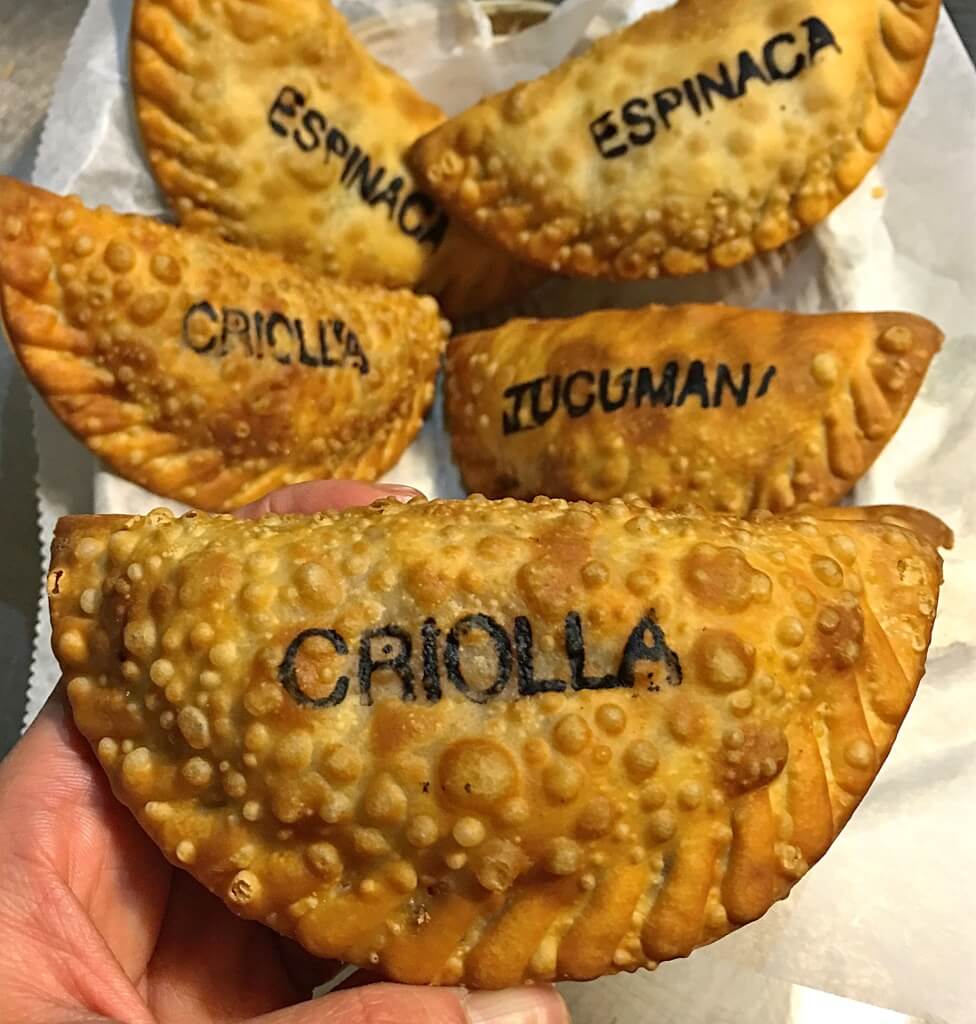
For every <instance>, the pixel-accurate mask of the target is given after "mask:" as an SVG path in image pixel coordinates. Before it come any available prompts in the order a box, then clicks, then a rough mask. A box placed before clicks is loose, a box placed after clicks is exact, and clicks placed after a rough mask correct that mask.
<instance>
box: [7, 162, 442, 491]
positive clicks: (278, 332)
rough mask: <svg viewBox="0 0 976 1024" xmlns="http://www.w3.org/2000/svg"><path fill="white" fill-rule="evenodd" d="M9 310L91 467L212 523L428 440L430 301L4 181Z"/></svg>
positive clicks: (432, 353) (11, 329)
mask: <svg viewBox="0 0 976 1024" xmlns="http://www.w3.org/2000/svg"><path fill="white" fill-rule="evenodd" d="M0 312H2V314H3V319H4V321H5V323H6V328H7V335H8V337H9V338H10V342H11V344H12V346H13V349H14V351H15V353H16V354H17V357H18V359H19V360H20V362H21V364H22V365H23V367H24V370H25V371H26V373H27V376H28V377H29V378H30V379H31V381H32V382H33V383H34V385H35V386H36V387H37V389H38V391H40V393H41V394H42V395H43V396H44V398H45V400H46V401H47V403H48V404H49V405H50V406H51V409H52V410H53V411H54V413H55V414H56V415H57V416H58V417H59V418H60V419H61V420H62V422H63V423H64V424H65V425H66V426H67V427H68V428H70V429H71V430H72V431H73V432H74V433H75V434H77V435H78V437H80V438H81V440H82V441H84V442H85V444H87V445H88V447H89V448H91V450H92V451H93V452H95V454H97V455H99V456H101V457H102V458H103V459H104V460H105V461H106V462H107V463H108V465H109V466H110V467H111V468H112V469H113V470H115V471H116V472H117V473H119V474H121V475H122V476H124V477H126V478H128V479H129V480H134V481H135V482H136V483H138V484H141V485H142V486H143V487H147V488H149V489H150V490H152V491H155V492H156V493H157V494H162V495H165V496H167V497H169V498H175V499H177V500H179V501H183V502H186V503H187V504H190V505H194V506H196V507H199V508H207V509H213V510H221V509H226V508H232V507H234V506H236V505H239V504H242V503H244V502H247V501H250V500H252V499H254V498H258V497H261V496H262V495H264V494H266V493H267V492H268V491H269V490H271V489H272V488H274V487H278V486H280V485H282V484H285V483H293V482H295V481H299V480H308V479H312V478H315V477H332V476H334V477H348V478H356V479H365V480H373V479H375V478H376V477H377V476H379V475H380V474H381V473H382V472H383V471H384V470H386V469H388V468H389V467H390V466H392V465H393V464H394V463H395V462H396V460H397V459H398V458H399V457H400V455H401V453H402V452H403V450H404V448H405V447H406V446H407V445H408V444H409V443H410V441H411V440H412V439H413V438H414V436H415V435H416V433H417V431H418V430H419V429H420V425H421V422H422V420H423V416H424V414H425V412H426V410H427V408H428V407H429V406H430V403H431V400H432V398H433V394H434V379H435V376H436V374H437V367H438V362H439V359H440V354H441V352H442V351H443V347H444V342H445V338H446V334H447V332H448V330H449V328H448V326H447V324H446V322H445V321H443V320H442V319H441V317H440V315H439V312H438V309H437V304H436V302H435V301H434V300H433V299H432V298H430V297H429V296H423V297H420V296H416V295H413V294H411V293H410V292H408V291H398V292H391V291H386V290H384V289H382V288H378V287H367V286H358V287H355V286H351V285H343V284H338V283H335V282H332V281H327V280H325V279H323V278H316V277H313V276H311V275H309V274H307V273H305V272H304V271H302V270H301V269H299V268H298V267H294V266H292V265H290V264H288V263H285V262H284V261H283V260H281V259H279V258H278V257H276V256H269V255H264V254H261V253H254V252H248V251H246V250H244V249H241V248H238V247H237V246H233V245H228V244H226V243H223V242H219V241H217V240H215V239H209V238H204V237H201V236H196V235H192V234H189V233H188V232H185V231H180V230H178V229H176V228H172V227H168V226H166V225H164V224H160V223H158V222H157V221H154V220H149V219H147V218H144V217H134V216H122V215H121V214H117V213H113V212H112V211H111V210H108V209H105V208H102V209H99V210H97V211H93V210H89V209H86V208H85V207H84V206H82V205H81V203H80V202H79V201H78V200H77V199H75V198H63V197H61V196H56V195H52V194H51V193H49V192H44V191H42V190H41V189H36V188H32V187H30V186H28V185H24V184H22V183H20V182H17V181H13V180H11V179H6V178H0Z"/></svg>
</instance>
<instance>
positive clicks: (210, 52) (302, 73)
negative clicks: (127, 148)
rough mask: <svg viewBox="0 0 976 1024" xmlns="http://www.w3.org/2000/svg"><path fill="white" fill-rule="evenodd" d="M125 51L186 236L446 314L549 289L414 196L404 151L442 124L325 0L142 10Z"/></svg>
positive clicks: (167, 1) (425, 197)
mask: <svg viewBox="0 0 976 1024" xmlns="http://www.w3.org/2000/svg"><path fill="white" fill-rule="evenodd" d="M131 45H132V53H131V63H132V86H133V90H134V94H135V103H136V114H137V118H138V121H139V125H140V128H141V131H142V136H143V140H144V142H145V146H146V151H147V153H148V156H149V163H150V165H151V166H152V169H153V172H154V174H155V176H156V179H157V181H158V182H159V184H160V186H161V188H162V190H163V192H164V193H165V194H166V196H167V198H168V199H169V200H170V202H171V203H172V205H173V207H174V209H175V211H176V213H177V216H178V217H179V219H180V221H181V223H182V224H183V225H184V226H185V227H188V228H190V229H192V230H194V231H203V232H207V233H210V234H212V235H215V236H219V237H221V238H224V239H226V240H228V241H232V242H239V243H241V244H243V245H247V246H251V247H253V248H257V249H263V250H267V251H271V252H277V253H279V254H281V255H282V256H284V257H285V258H286V259H288V260H291V261H294V262H297V263H301V264H302V265H303V266H305V267H307V268H308V269H310V270H312V271H313V272H315V273H319V274H324V275H326V276H334V277H338V278H341V279H346V280H352V281H358V282H367V283H377V284H383V285H387V286H390V287H403V286H407V287H418V288H420V289H421V290H424V291H431V292H434V293H435V294H436V295H437V296H438V297H439V299H440V300H441V302H442V303H443V305H444V308H445V309H446V310H447V312H448V313H449V315H451V316H460V315H462V314H464V313H470V312H473V311H476V310H480V309H484V308H486V307H488V306H491V305H495V304H497V303H498V302H501V301H503V300H504V299H507V298H511V297H512V296H514V295H515V294H517V293H518V292H519V291H521V290H523V289H524V287H526V286H527V285H528V284H532V283H536V282H537V281H538V280H539V279H540V278H539V276H538V273H537V271H535V270H533V269H531V268H529V267H527V266H524V265H521V266H520V265H518V264H516V263H514V262H513V261H512V260H511V258H510V257H509V256H508V255H506V254H505V253H504V252H503V251H502V250H501V249H499V248H497V247H496V246H495V245H493V244H491V243H488V242H486V241H484V240H482V239H480V238H479V237H478V236H477V235H474V234H472V233H470V232H469V231H468V229H467V228H465V227H464V225H463V224H455V223H451V222H450V221H449V218H448V216H447V214H446V213H445V212H444V210H443V209H442V208H441V207H440V205H439V204H438V203H437V202H436V201H435V200H434V199H433V198H431V196H430V195H429V194H428V193H427V192H426V191H425V190H424V189H422V188H421V187H420V186H419V184H418V183H417V181H416V180H415V178H414V175H413V173H412V171H410V170H409V169H408V168H407V166H406V165H405V164H404V159H403V158H404V154H405V153H406V151H407V150H408V149H409V147H410V146H411V145H412V144H413V142H414V141H416V139H417V138H418V137H419V136H420V135H422V134H423V133H424V132H426V131H429V130H430V129H431V128H433V127H435V126H436V125H438V124H440V123H441V122H442V121H443V120H444V114H443V113H442V112H441V110H440V109H439V108H438V107H436V106H434V104H432V103H428V102H427V101H426V100H424V99H423V97H421V96H420V94H419V93H417V92H416V90H415V89H414V88H413V87H412V86H411V85H410V84H409V83H408V82H406V81H405V80H404V79H402V78H401V77H400V76H399V75H397V74H396V73H395V72H393V71H391V70H390V69H389V68H387V67H384V66H383V65H382V64H379V63H378V62H377V61H375V60H374V59H373V58H372V57H371V56H370V55H369V53H368V52H367V51H366V49H365V48H364V47H363V45H362V44H361V43H360V42H359V41H358V40H357V39H356V37H355V36H354V35H353V34H352V33H351V32H350V31H349V27H348V25H347V24H346V22H345V19H344V18H343V17H342V15H340V14H339V12H338V11H337V10H336V9H335V8H334V7H333V5H332V4H331V3H329V2H328V0H248V2H241V0H215V2H213V3H206V4H202V3H196V2H194V3H192V4H186V3H176V2H174V0H136V2H135V5H134V8H133V14H132V37H131Z"/></svg>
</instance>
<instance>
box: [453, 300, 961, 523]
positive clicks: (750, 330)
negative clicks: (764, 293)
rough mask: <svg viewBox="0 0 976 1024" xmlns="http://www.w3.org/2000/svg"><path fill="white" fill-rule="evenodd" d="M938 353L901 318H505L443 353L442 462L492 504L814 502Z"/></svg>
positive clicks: (840, 480) (683, 311) (618, 313)
mask: <svg viewBox="0 0 976 1024" xmlns="http://www.w3.org/2000/svg"><path fill="white" fill-rule="evenodd" d="M941 342H942V333H941V332H940V331H939V329H938V328H937V327H935V325H934V324H932V323H930V322H929V321H928V320H923V319H922V318H921V317H918V316H912V315H911V314H908V313H869V314H860V313H838V314H826V315H818V316H809V315H802V314H796V313H780V312H773V311H770V310H748V309H733V308H730V307H728V306H673V307H667V306H648V307H647V308H645V309H641V310H607V311H603V312H596V313H589V314H587V315H585V316H581V317H577V318H575V319H569V320H512V321H509V322H508V323H507V324H505V325H504V326H502V327H500V328H499V329H497V330H491V331H482V332H480V333H477V334H469V335H463V336H461V337H459V338H455V339H454V340H453V341H452V342H451V343H450V344H449V345H448V361H447V384H446V388H445V395H446V398H445V402H446V409H447V422H448V426H449V429H450V431H451V436H452V446H453V451H454V458H455V461H456V462H457V464H458V466H459V467H460V469H461V475H462V477H463V478H464V482H465V484H466V486H467V488H468V490H470V491H477V492H479V493H483V494H487V495H488V496H489V497H493V498H501V497H505V496H512V497H516V498H532V497H535V496H536V495H537V494H547V495H549V496H550V497H560V498H582V499H584V500H587V501H605V500H607V499H608V498H613V497H622V496H624V495H627V494H637V495H639V496H640V497H642V498H646V499H647V500H648V501H650V502H651V503H652V504H654V505H656V506H659V507H665V508H674V507H680V506H682V505H688V504H695V505H700V506H702V507H705V508H712V509H716V510H718V511H726V512H736V513H739V514H741V513H745V512H748V511H750V510H751V509H756V508H768V509H772V510H774V511H777V512H782V511H786V510H788V509H791V508H793V507H795V506H796V505H798V504H803V503H808V502H809V503H812V504H817V505H827V504H831V503H832V502H834V501H836V500H837V499H838V498H840V497H841V496H842V495H844V494H846V493H847V491H848V490H850V488H851V487H852V486H853V485H854V483H855V482H856V481H857V479H858V478H859V477H860V476H861V475H862V474H863V473H864V472H866V471H867V469H868V468H869V467H870V465H871V463H872V462H873V461H874V459H875V458H876V457H877V456H878V454H879V453H880V452H881V449H882V448H883V447H884V446H885V444H886V443H887V442H888V440H889V439H890V438H891V436H892V435H893V434H894V432H895V430H896V429H897V428H898V425H899V424H900V423H901V421H902V419H903V417H904V416H905V414H906V413H907V412H908V409H909V406H910V405H911V403H912V400H913V399H914V397H915V394H916V392H917V391H918V388H919V386H920V384H921V382H922V378H923V377H924V376H925V372H926V370H927V369H928V366H929V362H930V360H931V359H932V357H933V355H934V354H935V353H936V352H937V351H938V349H939V346H940V344H941Z"/></svg>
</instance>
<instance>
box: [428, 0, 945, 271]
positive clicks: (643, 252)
mask: <svg viewBox="0 0 976 1024" xmlns="http://www.w3.org/2000/svg"><path fill="white" fill-rule="evenodd" d="M938 12H939V2H938V0H911V2H910V3H902V2H899V0H871V2H864V3H848V2H847V0H821V2H820V3H817V4H814V5H810V4H796V3H787V4H767V3H758V2H757V0H717V2H716V0H679V2H678V3H676V4H675V5H674V6H672V7H668V8H667V9H666V10H663V11H656V12H653V13H651V14H648V15H646V16H645V17H644V18H642V19H641V20H639V21H637V22H636V23H634V24H633V25H631V26H630V27H628V28H626V29H623V30H622V31H620V32H616V33H614V34H612V35H610V36H607V37H606V38H604V39H601V40H599V41H598V42H597V43H596V44H595V45H594V46H593V47H592V48H591V49H590V50H589V51H588V52H587V53H586V54H584V55H583V56H581V57H578V58H576V59H575V60H571V61H567V62H566V63H565V64H563V65H561V66H560V67H558V68H556V69H555V70H554V71H552V72H550V73H549V74H548V75H545V76H544V77H542V78H540V79H537V80H536V81H533V82H529V83H523V84H521V85H518V86H516V87H515V88H514V89H511V90H509V91H508V92H504V93H500V94H498V95H496V96H492V97H490V98H488V99H485V100H483V101H482V102H481V103H479V104H478V105H477V106H475V107H472V108H471V109H470V110H467V111H465V112H464V113H462V114H460V115H459V116H458V117H455V118H453V119H451V120H450V121H448V122H447V123H446V124H444V125H441V126H439V127H438V128H435V129H434V130H433V131H432V132H431V133H430V134H429V135H427V136H425V137H424V138H423V139H421V140H420V142H419V143H418V144H417V145H416V147H415V149H414V152H413V157H412V158H413V162H414V164H415V166H416V167H417V168H418V169H419V170H420V171H421V173H422V175H423V177H424V180H425V181H426V182H427V184H428V185H429V187H430V188H431V189H432V191H433V192H434V193H435V194H436V195H437V196H438V197H439V198H440V200H441V201H442V202H443V203H444V204H445V205H446V206H447V207H448V208H449V209H450V210H451V211H452V212H454V213H456V214H458V215H460V216H462V217H464V218H465V219H466V220H468V221H469V223H471V225H472V226H474V227H475V228H477V230H479V231H480V232H482V233H483V234H484V235H485V237H487V238H490V239H492V240H493V241H495V242H497V243H498V244H499V245H501V246H503V247H504V248H505V249H507V250H508V251H509V252H510V253H513V254H515V255H517V256H518V257H519V258H521V259H524V260H528V261H531V262H533V263H536V264H538V265H539V266H541V267H546V268H547V269H550V270H554V271H560V272H562V273H566V274H570V275H574V276H581V277H613V278H618V279H638V278H654V277H658V276H659V275H660V276H666V275H681V274H690V273H696V272H699V271H703V270H708V269H709V268H718V267H731V266H734V265H735V264H737V263H741V262H742V261H743V260H746V259H748V258H749V257H751V256H753V255H754V254H756V253H757V252H764V251H768V250H770V249H776V248H778V247H779V246H781V245H783V244H785V243H786V242H788V241H789V240H790V239H793V238H795V237H796V236H797V235H799V234H800V233H801V232H802V231H804V230H806V229H807V228H809V227H811V226H812V225H813V224H816V223H817V222H818V221H820V220H822V219H823V218H824V217H826V216H827V214H828V213H829V212H830V211H831V210H832V209H833V208H834V207H835V206H836V205H837V204H838V203H839V202H840V201H841V200H842V199H843V198H844V197H845V196H846V195H848V194H849V193H850V192H852V191H853V190H854V188H855V187H856V186H857V185H858V183H859V182H860V181H861V179H862V178H863V177H864V175H865V174H866V173H867V172H868V170H869V169H870V168H871V166H872V165H873V164H874V163H875V161H876V160H877V159H878V156H879V155H880V153H881V152H882V150H883V149H884V147H885V145H886V144H887V142H888V140H889V138H890V137H891V134H892V132H893V131H894V129H895V127H896V125H897V123H898V120H899V118H900V116H901V114H902V112H903V111H904V109H905V107H906V106H907V104H908V102H909V100H910V99H911V96H912V93H913V92H914V90H915V86H916V85H917V83H918V80H919V78H920V76H921V74H922V69H923V67H924V64H925V59H926V57H927V55H928V51H929V47H930V46H931V42H932V38H933V34H934V32H935V25H936V22H937V19H938ZM814 15H816V17H813V16H814ZM743 55H744V56H743Z"/></svg>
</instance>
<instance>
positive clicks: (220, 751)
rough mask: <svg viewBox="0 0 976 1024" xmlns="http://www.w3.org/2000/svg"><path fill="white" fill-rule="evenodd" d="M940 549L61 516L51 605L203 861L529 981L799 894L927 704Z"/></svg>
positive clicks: (307, 922)
mask: <svg viewBox="0 0 976 1024" xmlns="http://www.w3.org/2000/svg"><path fill="white" fill-rule="evenodd" d="M916 528H917V529H918V530H919V531H920V532H918V533H916V532H915V530H916ZM932 541H942V542H944V541H951V536H950V535H948V531H946V530H945V528H944V527H941V524H938V523H937V522H935V521H933V520H931V518H930V517H925V516H924V515H923V514H916V513H914V511H913V510H905V511H903V510H900V509H879V510H845V512H844V513H843V514H835V513H833V512H827V513H825V514H824V515H823V516H822V517H818V515H816V514H813V515H809V516H793V517H788V518H785V519H781V520H775V519H772V518H770V517H768V516H766V517H764V518H754V519H752V520H739V519H734V518H722V517H707V516H704V515H699V516H682V515H676V514H669V513H661V512H656V511H654V510H652V509H650V508H649V507H648V506H647V505H646V504H644V503H640V502H633V503H625V502H621V501H615V502H611V503H610V504H608V505H605V506H589V505H585V504H575V505H572V504H568V503H566V502H562V501H548V500H539V501H537V502H534V503H533V504H532V505H525V504H521V503H518V502H515V501H512V500H508V501H503V502H488V501H486V500H485V499H483V498H475V499H469V500H468V501H465V502H434V503H430V504H427V503H424V502H422V501H416V502H413V503H411V504H409V505H399V504H397V503H394V502H387V503H384V504H379V505H374V506H372V507H371V508H369V509H356V510H351V511H346V512H342V513H322V514H320V515H318V516H315V517H308V518H302V517H266V518H264V519H262V520H260V521H258V522H245V521H238V520H235V519H232V518H230V517H214V518H212V517H208V516H205V515H201V514H196V513H194V514H191V515H189V516H186V517H183V518H181V519H174V518H173V517H172V516H171V515H170V514H169V513H167V512H165V511H158V512H154V513H152V514H151V515H150V516H148V517H145V518H132V519H127V518H125V517H119V516H116V517H74V518H67V519H63V520H61V522H60V523H59V525H58V528H57V533H56V537H55V541H54V547H53V554H52V563H51V571H50V575H49V578H48V592H49V595H50V603H51V616H52V622H53V643H54V649H55V653H56V654H57V657H58V659H59V661H60V663H61V665H62V668H63V672H64V676H65V679H66V681H67V690H68V695H69V697H70V701H71V705H72V708H73V712H74V716H75V720H76V722H77V723H78V726H79V728H80V729H81V731H82V732H83V733H84V735H85V736H86V737H87V738H88V739H89V740H90V741H91V743H92V745H93V747H94V749H95V751H96V753H97V755H98V758H99V760H100V762H101V763H102V765H103V766H104V768H105V771H106V772H107V774H108V776H109V778H110V780H111V782H112V786H113V788H114V790H115V792H116V794H117V796H118V797H119V799H121V800H122V801H123V802H124V803H125V804H126V805H127V806H128V807H130V808H131V809H132V811H133V813H134V814H135V815H136V817H137V818H138V820H139V822H140V823H141V824H142V826H143V827H144V828H145V829H146V831H147V832H148V833H149V835H150V836H152V838H153V839H154V840H155V841H156V842H157V843H158V844H159V846H160V847H161V849H162V850H163V852H164V853H165V854H166V856H167V857H168V858H169V859H170V860H172V861H173V862H174V863H176V864H178V865H180V866H181V867H183V868H185V869H186V870H187V871H189V872H191V873H192V874H193V875H194V876H195V877H196V878H197V879H199V880H200V881H201V882H202V883H203V884H204V885H206V886H207V887H208V888H209V889H211V890H212V891H213V892H215V893H216V894H218V895H219V896H221V897H222V898H223V899H224V901H225V902H226V903H227V905H228V906H229V907H231V909H233V910H234V911H235V912H236V913H238V914H240V915H242V916H245V917H249V918H253V919H256V920H259V921H263V922H265V923H266V924H268V925H270V926H271V927H273V928H275V929H277V930H278V931H280V932H282V933H283V934H285V935H290V936H293V937H295V938H297V939H298V940H299V941H300V942H302V943H303V944H304V945H305V946H306V947H307V948H308V949H309V950H311V951H312V952H313V953H316V954H319V955H321V956H325V957H340V958H342V959H344V960H347V961H349V962H352V963H356V964H361V965H368V966H370V967H372V968H374V969H376V970H378V971H380V972H382V973H383V974H385V975H387V976H388V977H390V978H394V979H396V980H400V981H407V982H422V983H426V982H430V983H435V984H458V983H461V984H465V985H469V986H473V987H480V988H498V987H504V986H508V985H515V984H518V983H520V982H523V981H549V980H553V979H559V978H574V979H582V978H592V977H597V976H599V975H603V974H608V973H613V972H616V971H622V970H633V969H635V968H638V967H642V966H648V967H649V966H653V965H654V964H655V963H656V962H658V961H661V960H665V959H670V958H673V957H680V956H685V955H687V954H688V953H689V952H691V950H693V949H694V948H696V947H697V946H700V945H702V944H703V943H707V942H711V941H713V940H714V939H717V938H720V937H721V936H723V935H725V934H727V933H728V932H730V931H732V930H733V929H734V928H736V927H738V926H739V925H742V924H745V923H747V922H749V921H752V920H754V919H755V918H757V917H759V916H760V915H761V914H763V913H764V912H765V911H766V910H767V909H768V907H769V906H770V905H771V904H772V903H773V902H774V901H775V900H778V899H780V898H782V897H783V896H785V895H786V894H787V893H788V892H789V890H790V888H791V886H792V885H793V884H794V882H795V881H796V880H797V879H799V878H800V877H801V876H802V875H803V874H804V873H805V872H806V871H807V869H808V868H809V867H810V866H811V865H812V864H813V863H814V862H815V861H817V860H818V859H819V858H820V857H821V856H822V855H823V853H824V852H825V851H826V849H827V847H828V846H829V845H830V843H831V841H832V840H833V839H834V837H835V836H836V835H837V833H838V831H839V830H840V828H841V826H842V825H843V824H844V822H845V821H846V820H847V818H848V817H849V815H850V814H851V812H852V810H853V809H854V807H855V806H856V805H857V803H858V801H859V800H860V799H861V797H862V796H863V794H864V792H865V790H866V789H867V787H868V786H869V784H870V783H871V781H872V779H873V778H874V776H875V774H876V772H877V771H878V768H879V767H880V765H881V763H882V761H883V760H884V758H885V755H886V754H887V752H888V750H889V748H890V746H891V743H892V741H893V740H894V737H895V733H896V732H897V730H898V727H899V725H900V723H901V721H902V719H903V717H904V715H905V713H906V711H907V709H908V706H909V704H910V702H911V700H912V696H913V694H914V692H915V688H916V686H917V684H918V681H919V679H920V677H921V675H922V672H923V668H924V662H925V652H926V649H927V647H928V643H929V637H930V633H931V628H932V623H933V619H934V616H935V607H936V601H937V595H938V589H939V583H940V578H941V561H940V558H939V555H938V553H937V551H936V549H935V548H934V547H933V543H932ZM370 635H372V639H370ZM364 637H366V639H365V643H364V639H363V638H364ZM337 652H347V653H344V654H342V656H341V657H340V654H339V653H337ZM363 666H365V669H364V667H363Z"/></svg>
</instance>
